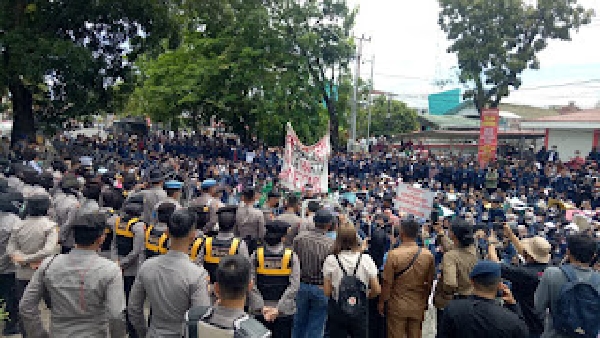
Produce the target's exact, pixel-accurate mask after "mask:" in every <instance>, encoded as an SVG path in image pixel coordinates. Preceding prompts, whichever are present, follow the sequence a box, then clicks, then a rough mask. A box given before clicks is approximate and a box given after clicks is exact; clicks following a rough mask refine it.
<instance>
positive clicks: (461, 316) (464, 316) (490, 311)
mask: <svg viewBox="0 0 600 338" xmlns="http://www.w3.org/2000/svg"><path fill="white" fill-rule="evenodd" d="M520 313H521V311H520V309H519V306H518V305H507V306H506V307H502V306H500V305H499V304H498V303H497V302H496V301H495V300H493V299H485V298H481V297H477V296H470V297H468V298H466V299H455V300H453V301H451V302H450V303H449V304H448V305H447V306H446V308H445V309H444V317H443V318H442V325H441V328H440V332H439V337H440V338H481V337H485V338H527V337H529V330H528V329H527V325H526V324H525V322H524V321H523V320H522V319H521V316H520Z"/></svg>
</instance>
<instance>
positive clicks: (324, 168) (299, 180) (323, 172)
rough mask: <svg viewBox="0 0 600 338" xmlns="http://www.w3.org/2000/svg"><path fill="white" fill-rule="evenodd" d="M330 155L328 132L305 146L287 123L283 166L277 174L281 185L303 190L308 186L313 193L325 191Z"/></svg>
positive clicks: (326, 189)
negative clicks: (310, 144) (312, 143)
mask: <svg viewBox="0 0 600 338" xmlns="http://www.w3.org/2000/svg"><path fill="white" fill-rule="evenodd" d="M330 155H331V144H330V142H329V133H327V135H325V136H324V137H323V138H322V139H321V140H320V141H319V142H317V143H316V144H315V145H312V146H305V145H303V144H302V142H300V139H298V136H297V135H296V133H295V132H294V129H293V128H292V125H291V124H289V123H288V124H287V135H286V137H285V153H284V155H283V166H282V168H281V173H280V174H279V177H280V180H281V183H282V185H283V186H284V187H285V188H286V189H288V190H290V191H303V190H304V189H305V187H309V188H311V189H312V191H313V192H315V193H327V192H328V188H329V184H328V181H329V156H330Z"/></svg>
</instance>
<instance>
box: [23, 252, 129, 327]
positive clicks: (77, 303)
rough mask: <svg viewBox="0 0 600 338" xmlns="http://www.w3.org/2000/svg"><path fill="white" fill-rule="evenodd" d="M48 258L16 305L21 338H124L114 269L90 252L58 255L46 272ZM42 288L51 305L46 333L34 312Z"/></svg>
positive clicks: (120, 289) (120, 286)
mask: <svg viewBox="0 0 600 338" xmlns="http://www.w3.org/2000/svg"><path fill="white" fill-rule="evenodd" d="M51 259H52V258H47V259H46V260H44V262H42V265H41V266H40V268H39V269H38V270H37V271H36V273H35V274H34V275H33V278H32V280H31V281H30V282H29V285H28V286H27V289H26V290H25V294H24V295H23V298H22V299H21V303H20V304H19V312H20V314H21V318H22V320H23V323H24V326H25V330H26V332H27V336H28V337H34V338H38V337H39V338H46V337H86V338H106V337H112V338H115V337H119V338H124V337H125V333H126V329H125V316H124V311H125V294H124V292H123V278H122V276H121V270H120V269H119V267H118V266H117V265H116V264H115V263H113V262H111V261H109V260H107V259H105V258H102V257H100V256H98V254H97V253H96V252H94V251H91V250H80V249H73V250H72V251H71V252H70V253H69V254H66V255H58V256H56V257H55V258H54V260H52V262H51V263H50V266H49V267H48V268H47V269H46V267H47V266H48V264H49V262H50V260H51ZM44 271H45V273H44ZM44 288H46V290H48V294H49V295H50V299H51V302H52V309H51V318H52V320H51V322H50V333H48V332H47V331H46V329H45V328H44V325H43V323H42V318H41V315H40V308H39V304H40V301H41V299H42V293H43V289H44ZM82 296H83V297H82Z"/></svg>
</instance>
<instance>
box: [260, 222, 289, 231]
mask: <svg viewBox="0 0 600 338" xmlns="http://www.w3.org/2000/svg"><path fill="white" fill-rule="evenodd" d="M265 227H266V229H267V233H268V234H286V233H287V231H288V228H289V227H290V224H289V223H288V222H286V221H282V220H272V221H268V222H267V223H266V224H265Z"/></svg>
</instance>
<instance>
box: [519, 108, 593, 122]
mask: <svg viewBox="0 0 600 338" xmlns="http://www.w3.org/2000/svg"><path fill="white" fill-rule="evenodd" d="M523 121H524V122H600V109H587V110H582V111H579V112H576V113H569V114H564V115H557V116H546V117H541V118H538V119H530V120H523Z"/></svg>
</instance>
